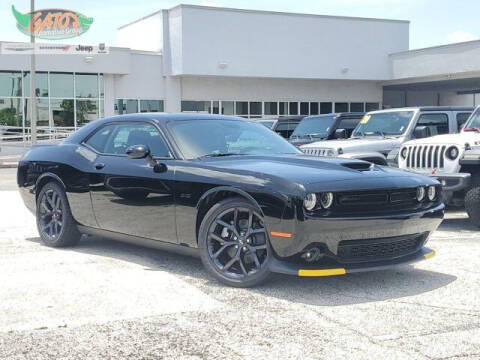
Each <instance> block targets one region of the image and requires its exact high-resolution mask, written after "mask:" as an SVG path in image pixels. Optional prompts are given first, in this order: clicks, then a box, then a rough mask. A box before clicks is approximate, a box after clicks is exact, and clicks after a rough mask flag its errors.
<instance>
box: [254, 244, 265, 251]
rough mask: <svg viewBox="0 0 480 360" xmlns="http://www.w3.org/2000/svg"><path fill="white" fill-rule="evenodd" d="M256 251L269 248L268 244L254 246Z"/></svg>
mask: <svg viewBox="0 0 480 360" xmlns="http://www.w3.org/2000/svg"><path fill="white" fill-rule="evenodd" d="M253 248H254V249H255V250H264V249H266V248H267V244H263V245H256V246H253Z"/></svg>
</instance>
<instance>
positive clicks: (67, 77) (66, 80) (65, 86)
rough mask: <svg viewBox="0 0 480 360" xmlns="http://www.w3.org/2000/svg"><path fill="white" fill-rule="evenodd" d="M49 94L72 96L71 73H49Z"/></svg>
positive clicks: (59, 96)
mask: <svg viewBox="0 0 480 360" xmlns="http://www.w3.org/2000/svg"><path fill="white" fill-rule="evenodd" d="M50 96H51V97H58V98H62V97H63V98H73V74H66V73H50Z"/></svg>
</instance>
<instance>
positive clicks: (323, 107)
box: [320, 102, 333, 114]
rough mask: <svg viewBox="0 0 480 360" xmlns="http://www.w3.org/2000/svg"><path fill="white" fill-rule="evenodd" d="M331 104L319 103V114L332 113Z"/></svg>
mask: <svg viewBox="0 0 480 360" xmlns="http://www.w3.org/2000/svg"><path fill="white" fill-rule="evenodd" d="M332 110H333V109H332V103H331V102H321V103H320V114H330V113H332V112H333V111H332Z"/></svg>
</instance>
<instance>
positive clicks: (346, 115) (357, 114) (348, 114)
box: [306, 112, 365, 119]
mask: <svg viewBox="0 0 480 360" xmlns="http://www.w3.org/2000/svg"><path fill="white" fill-rule="evenodd" d="M332 115H333V116H334V117H335V119H340V118H352V119H356V118H358V119H360V118H362V117H363V116H364V115H365V113H363V112H341V113H329V114H320V115H310V116H307V117H306V118H307V119H315V118H320V117H327V116H328V117H331V116H332Z"/></svg>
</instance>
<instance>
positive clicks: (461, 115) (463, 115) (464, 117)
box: [457, 113, 471, 131]
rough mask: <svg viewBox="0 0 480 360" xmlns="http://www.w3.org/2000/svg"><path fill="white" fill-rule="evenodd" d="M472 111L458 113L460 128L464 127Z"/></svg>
mask: <svg viewBox="0 0 480 360" xmlns="http://www.w3.org/2000/svg"><path fill="white" fill-rule="evenodd" d="M470 114H471V113H458V114H457V124H458V130H459V131H460V129H461V128H462V127H463V125H464V124H465V123H466V122H467V120H468V118H469V117H470Z"/></svg>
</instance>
